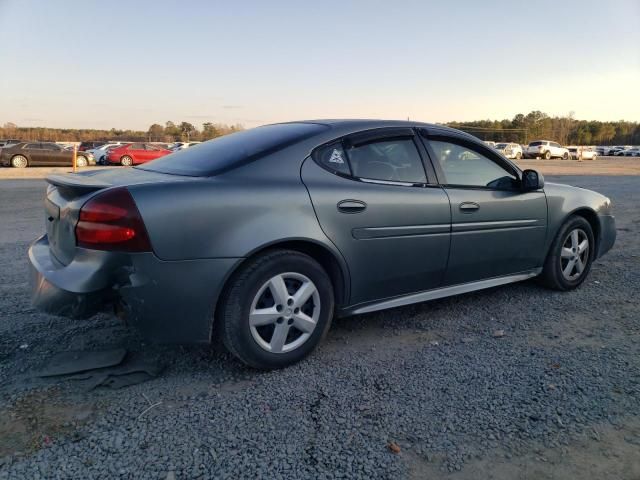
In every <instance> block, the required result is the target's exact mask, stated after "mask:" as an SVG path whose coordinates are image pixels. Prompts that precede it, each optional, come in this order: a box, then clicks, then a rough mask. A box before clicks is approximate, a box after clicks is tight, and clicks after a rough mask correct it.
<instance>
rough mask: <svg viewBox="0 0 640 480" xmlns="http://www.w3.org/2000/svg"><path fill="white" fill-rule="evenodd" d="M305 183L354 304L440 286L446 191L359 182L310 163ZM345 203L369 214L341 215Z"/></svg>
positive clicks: (445, 247)
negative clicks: (343, 266)
mask: <svg viewBox="0 0 640 480" xmlns="http://www.w3.org/2000/svg"><path fill="white" fill-rule="evenodd" d="M302 180H303V182H304V184H305V185H306V187H307V189H308V190H309V194H310V196H311V200H312V203H313V206H314V209H315V212H316V214H317V216H318V220H319V222H320V225H321V226H322V229H323V231H324V233H325V234H326V235H327V236H328V237H329V238H330V239H331V240H332V242H333V243H334V244H335V245H336V246H337V247H338V249H339V250H340V251H341V252H342V254H343V255H344V257H345V259H346V261H347V263H348V265H349V270H350V273H351V282H352V283H351V302H352V303H360V302H366V301H371V300H373V299H375V298H383V297H390V296H394V295H398V294H404V293H411V292H416V291H419V290H424V289H425V288H434V287H437V286H440V284H441V282H442V278H443V275H444V271H445V269H446V266H447V258H448V256H449V241H450V239H449V237H450V233H449V232H450V226H451V210H450V207H449V200H448V198H447V195H446V194H445V193H444V191H443V190H442V188H440V187H426V188H425V187H407V186H399V185H380V184H375V183H365V182H359V181H355V180H352V179H347V178H343V177H340V176H337V175H334V174H332V173H331V172H329V171H327V170H325V169H323V168H322V167H320V166H319V165H318V164H317V163H315V162H314V161H313V160H312V159H308V160H307V161H305V163H304V165H303V168H302ZM345 200H350V201H357V202H362V203H363V204H364V205H365V209H364V210H363V211H361V212H359V213H342V212H340V211H339V210H338V203H340V202H341V201H345ZM374 258H375V259H376V261H375V262H372V261H371V260H372V259H374Z"/></svg>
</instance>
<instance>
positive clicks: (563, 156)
mask: <svg viewBox="0 0 640 480" xmlns="http://www.w3.org/2000/svg"><path fill="white" fill-rule="evenodd" d="M562 159H563V160H569V154H568V153H567V152H564V153H563V154H562Z"/></svg>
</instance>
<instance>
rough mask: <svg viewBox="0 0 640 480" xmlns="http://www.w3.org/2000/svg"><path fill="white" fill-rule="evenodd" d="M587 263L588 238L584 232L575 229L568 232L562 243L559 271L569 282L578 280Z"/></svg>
mask: <svg viewBox="0 0 640 480" xmlns="http://www.w3.org/2000/svg"><path fill="white" fill-rule="evenodd" d="M588 262H589V237H587V234H586V233H585V231H584V230H582V229H581V228H576V229H575V230H572V231H571V232H569V234H568V235H567V236H566V238H565V240H564V242H563V243H562V251H561V252H560V270H561V271H562V276H563V277H564V278H565V279H566V280H569V281H574V280H577V279H578V278H580V276H581V275H582V273H583V272H584V269H585V268H586V267H587V264H588Z"/></svg>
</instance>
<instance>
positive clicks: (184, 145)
mask: <svg viewBox="0 0 640 480" xmlns="http://www.w3.org/2000/svg"><path fill="white" fill-rule="evenodd" d="M200 143H202V142H176V143H174V144H173V145H172V146H171V150H173V151H174V152H177V151H179V150H184V149H185V148H189V147H193V146H195V145H198V144H200Z"/></svg>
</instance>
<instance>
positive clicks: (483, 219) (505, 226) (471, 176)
mask: <svg viewBox="0 0 640 480" xmlns="http://www.w3.org/2000/svg"><path fill="white" fill-rule="evenodd" d="M426 145H427V146H428V148H429V153H430V156H431V158H432V159H433V164H434V167H435V168H436V170H437V171H438V176H439V178H440V181H441V183H442V184H443V186H444V189H445V191H446V193H447V195H448V196H449V199H450V201H451V219H452V224H451V252H450V256H449V265H448V267H447V272H446V275H445V280H444V284H445V285H455V284H460V283H466V282H471V281H476V280H483V279H488V278H492V277H499V276H505V275H510V274H516V273H520V272H525V271H528V270H531V269H534V268H537V267H540V266H542V263H543V261H544V257H545V250H544V245H545V237H546V230H547V201H546V196H545V194H544V191H542V190H539V191H531V192H522V191H521V190H520V179H519V172H518V170H517V169H516V168H515V167H513V165H511V164H510V163H509V162H507V161H505V160H504V159H502V158H501V157H500V156H499V155H496V154H495V152H493V151H491V149H488V148H484V147H482V146H479V145H477V144H476V143H475V142H468V141H465V140H463V139H459V138H456V137H448V136H444V135H438V136H429V137H428V140H426Z"/></svg>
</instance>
